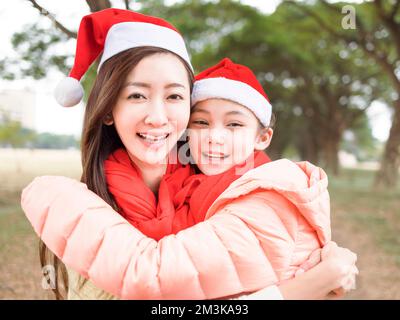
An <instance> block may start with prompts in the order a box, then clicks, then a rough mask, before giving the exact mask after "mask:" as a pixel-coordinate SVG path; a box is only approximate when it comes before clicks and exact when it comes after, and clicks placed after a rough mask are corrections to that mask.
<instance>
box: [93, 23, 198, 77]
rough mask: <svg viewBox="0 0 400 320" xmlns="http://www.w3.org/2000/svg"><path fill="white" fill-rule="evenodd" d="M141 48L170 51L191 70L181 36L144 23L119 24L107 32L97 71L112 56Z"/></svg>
mask: <svg viewBox="0 0 400 320" xmlns="http://www.w3.org/2000/svg"><path fill="white" fill-rule="evenodd" d="M142 46H153V47H159V48H163V49H167V50H169V51H172V52H174V53H176V54H177V55H178V56H180V57H181V58H183V59H184V60H186V62H187V63H188V64H189V65H190V67H191V68H192V70H193V67H192V65H191V63H190V58H189V54H188V51H187V50H186V45H185V41H184V40H183V38H182V36H181V35H180V34H179V33H178V32H176V31H174V30H172V29H170V28H167V27H162V26H158V25H155V24H152V23H146V22H121V23H117V24H115V25H113V26H112V27H111V28H110V30H108V33H107V37H106V41H105V43H104V52H103V55H102V57H101V60H100V64H99V67H98V69H97V70H99V69H100V67H101V65H102V64H103V63H104V61H106V60H107V59H109V58H111V57H112V56H114V55H116V54H118V53H120V52H122V51H124V50H127V49H130V48H135V47H142Z"/></svg>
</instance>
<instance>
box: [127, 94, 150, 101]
mask: <svg viewBox="0 0 400 320" xmlns="http://www.w3.org/2000/svg"><path fill="white" fill-rule="evenodd" d="M128 99H134V100H138V99H146V98H145V96H144V95H142V94H140V93H133V94H131V95H130V96H129V97H128Z"/></svg>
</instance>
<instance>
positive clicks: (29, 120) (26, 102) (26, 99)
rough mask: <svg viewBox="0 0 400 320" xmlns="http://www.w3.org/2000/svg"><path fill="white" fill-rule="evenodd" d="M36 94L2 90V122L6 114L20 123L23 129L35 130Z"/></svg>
mask: <svg viewBox="0 0 400 320" xmlns="http://www.w3.org/2000/svg"><path fill="white" fill-rule="evenodd" d="M35 105H36V94H35V93H34V92H33V91H31V90H29V89H25V90H15V89H6V90H0V122H1V116H2V115H3V114H4V113H5V115H6V116H7V117H9V118H10V119H11V120H14V121H20V122H21V125H22V127H24V128H28V129H35V120H36V119H35V117H36V107H35Z"/></svg>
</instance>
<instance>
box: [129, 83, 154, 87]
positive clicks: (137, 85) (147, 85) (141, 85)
mask: <svg viewBox="0 0 400 320" xmlns="http://www.w3.org/2000/svg"><path fill="white" fill-rule="evenodd" d="M129 86H134V87H142V88H150V87H151V85H150V84H148V83H144V82H127V83H125V85H124V87H129Z"/></svg>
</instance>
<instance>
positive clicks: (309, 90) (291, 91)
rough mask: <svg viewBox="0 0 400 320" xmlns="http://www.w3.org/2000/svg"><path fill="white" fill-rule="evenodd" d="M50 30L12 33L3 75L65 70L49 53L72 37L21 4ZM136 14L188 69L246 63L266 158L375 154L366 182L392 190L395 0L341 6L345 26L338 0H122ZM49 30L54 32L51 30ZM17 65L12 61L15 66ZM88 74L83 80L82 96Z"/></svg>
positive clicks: (100, 4) (332, 160) (98, 4)
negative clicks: (378, 119)
mask: <svg viewBox="0 0 400 320" xmlns="http://www.w3.org/2000/svg"><path fill="white" fill-rule="evenodd" d="M27 2H30V3H31V4H32V5H33V6H34V7H35V8H36V9H38V10H39V11H40V13H41V14H42V16H43V19H52V21H53V22H54V24H53V28H51V29H48V28H47V29H44V28H43V27H40V24H39V23H38V22H37V23H34V24H30V25H26V26H25V27H24V28H23V29H22V30H21V31H19V32H17V33H15V34H14V36H13V38H12V44H13V47H14V49H15V51H16V52H18V54H19V58H18V59H17V60H14V61H13V60H10V59H8V60H7V59H5V60H3V61H0V74H1V75H2V76H3V78H6V79H14V78H18V77H19V78H20V77H32V78H34V79H40V78H42V77H45V76H46V74H47V72H49V67H54V68H57V69H58V70H60V71H61V72H63V73H64V74H66V73H67V72H68V70H69V68H70V67H71V66H72V63H73V57H71V56H67V55H60V54H59V53H57V54H56V52H57V50H56V47H57V45H58V44H59V43H61V42H66V41H70V40H73V39H74V38H75V37H76V30H68V29H67V28H66V27H65V26H63V25H62V24H61V23H60V22H59V21H57V20H56V18H55V17H54V16H52V15H51V13H50V12H48V11H47V10H46V9H45V8H42V7H41V6H40V5H39V4H38V3H37V2H36V1H34V0H27ZM124 3H125V6H126V8H128V9H130V8H131V6H132V5H133V3H134V4H135V6H138V5H139V7H140V10H139V11H140V12H142V13H145V14H151V15H156V16H160V17H162V18H165V19H166V20H168V21H170V22H172V23H173V24H174V25H175V26H176V27H177V28H178V29H179V30H180V32H181V34H182V35H183V36H184V38H185V40H186V41H187V45H188V47H189V50H190V53H191V58H192V62H193V65H194V67H195V70H196V71H197V72H198V71H200V70H202V69H204V68H207V67H209V66H211V65H213V64H215V63H216V62H217V61H219V60H220V59H221V58H223V57H225V56H228V57H230V58H231V59H233V60H234V61H235V62H238V63H242V64H245V65H248V66H249V67H250V68H252V69H253V70H254V71H255V73H256V75H257V77H258V78H259V80H260V81H261V83H262V84H263V86H264V89H265V90H266V92H267V94H268V95H269V97H270V100H271V102H272V105H273V109H274V112H275V114H276V116H277V125H276V128H275V134H274V139H273V142H272V145H271V147H270V148H269V150H268V153H269V154H270V156H271V157H272V158H274V159H276V158H279V157H282V156H288V155H289V156H297V157H298V158H299V159H306V160H308V161H311V162H313V163H316V164H319V165H321V166H323V167H324V168H325V169H326V170H327V171H329V172H330V173H332V174H335V175H336V174H338V172H339V169H340V167H339V158H338V155H339V151H340V150H346V151H351V153H353V154H355V155H356V157H357V158H358V160H364V161H367V160H378V161H380V170H379V171H378V172H377V173H376V176H375V180H374V181H375V185H376V186H387V187H393V186H395V185H396V184H397V182H398V180H399V179H398V178H399V176H398V171H399V167H400V100H399V96H400V95H399V93H400V80H399V78H398V77H397V74H398V72H399V70H398V68H399V63H400V62H399V57H400V32H399V31H400V14H399V12H398V7H399V1H393V0H386V1H379V0H375V1H369V2H363V3H361V4H353V3H352V4H351V6H352V7H353V8H354V9H355V11H354V12H355V14H356V17H355V22H356V28H355V29H345V28H343V26H342V21H343V18H344V13H342V8H343V7H344V6H345V5H346V3H345V2H343V3H341V2H339V3H335V4H332V3H330V2H327V1H324V0H319V1H282V2H281V3H280V5H279V6H278V7H277V9H276V10H275V11H274V12H273V14H270V15H267V14H264V13H262V12H260V11H259V10H257V9H256V8H254V7H251V6H249V5H245V4H242V3H241V2H239V1H233V0H220V1H204V0H185V1H177V2H175V3H174V4H172V5H166V4H165V1H162V0H146V1H140V0H138V1H124ZM84 5H87V6H89V9H90V11H92V12H93V11H97V10H101V9H105V8H108V7H112V1H108V0H107V1H104V0H103V1H93V0H87V1H85V2H83V1H82V6H84ZM54 27H55V28H54ZM16 66H17V67H16ZM95 74H96V68H95V67H92V68H91V70H90V72H88V73H87V74H86V76H85V78H84V79H83V83H84V87H85V89H86V90H85V91H86V96H87V94H88V92H89V90H90V87H91V84H92V83H93V79H94V77H95ZM373 101H381V102H383V103H385V104H387V105H389V106H390V107H391V108H393V123H392V128H391V131H390V135H389V139H388V140H387V142H386V143H385V144H384V145H382V143H380V142H379V141H377V140H376V139H374V137H373V135H372V133H371V128H370V125H369V122H368V118H367V116H366V111H367V109H368V108H369V107H370V106H371V103H372V102H373Z"/></svg>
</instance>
